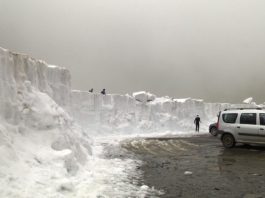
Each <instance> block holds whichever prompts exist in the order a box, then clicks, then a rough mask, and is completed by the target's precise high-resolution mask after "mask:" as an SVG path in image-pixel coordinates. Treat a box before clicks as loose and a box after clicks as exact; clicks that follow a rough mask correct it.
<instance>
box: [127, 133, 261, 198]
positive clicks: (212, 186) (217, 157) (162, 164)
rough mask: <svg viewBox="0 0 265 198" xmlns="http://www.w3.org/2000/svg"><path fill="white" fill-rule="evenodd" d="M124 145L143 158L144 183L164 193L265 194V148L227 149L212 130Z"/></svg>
mask: <svg viewBox="0 0 265 198" xmlns="http://www.w3.org/2000/svg"><path fill="white" fill-rule="evenodd" d="M122 147H123V148H125V149H127V150H128V151H129V152H132V153H134V156H136V157H137V158H138V159H141V160H142V161H143V165H142V166H141V167H139V169H141V171H142V172H143V183H145V184H146V185H148V186H150V187H152V186H154V187H155V188H156V189H159V190H162V191H163V192H164V195H160V196H159V197H187V198H193V197H196V198H197V197H198V198H206V197H213V198H219V197H220V198H223V197H228V198H229V197H231V198H237V197H238V198H239V197H240V198H257V197H264V198H265V147H260V146H242V145H241V146H240V145H239V146H237V147H235V148H233V149H225V148H223V146H222V144H221V142H220V140H219V139H218V138H216V137H212V136H211V135H208V134H206V135H200V136H195V137H188V138H172V137H169V138H137V139H131V140H127V141H124V142H123V143H122ZM186 171H190V172H192V174H190V175H186V174H184V173H185V172H186Z"/></svg>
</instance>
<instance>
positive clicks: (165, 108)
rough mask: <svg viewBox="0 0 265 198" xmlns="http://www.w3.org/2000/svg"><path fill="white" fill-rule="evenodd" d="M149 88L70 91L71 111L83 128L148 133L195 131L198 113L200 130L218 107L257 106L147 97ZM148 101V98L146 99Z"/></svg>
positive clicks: (211, 120)
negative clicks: (127, 91)
mask: <svg viewBox="0 0 265 198" xmlns="http://www.w3.org/2000/svg"><path fill="white" fill-rule="evenodd" d="M149 95H153V94H150V93H148V92H145V91H142V92H135V93H133V94H132V96H130V95H117V94H115V95H112V94H108V95H105V96H104V95H101V94H93V93H89V92H84V91H78V90H76V91H72V114H73V116H74V117H75V118H76V120H77V121H78V122H79V124H80V125H82V126H83V127H84V128H89V129H91V130H90V132H91V133H92V131H93V129H94V131H95V132H96V133H97V134H101V133H105V134H113V133H119V134H124V135H128V134H134V135H136V134H137V135H141V134H148V133H161V132H165V131H194V122H193V121H194V118H195V117H196V115H200V117H201V120H202V131H205V132H207V131H208V126H209V124H211V123H213V122H216V121H217V114H218V112H219V111H221V110H224V109H226V108H235V107H238V108H242V107H256V105H255V104H254V103H251V104H228V103H206V102H204V101H203V100H202V99H192V98H184V99H173V98H170V97H167V96H166V97H160V98H156V97H154V98H152V100H148V97H149ZM148 101H149V102H148Z"/></svg>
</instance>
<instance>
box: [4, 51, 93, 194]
mask: <svg viewBox="0 0 265 198" xmlns="http://www.w3.org/2000/svg"><path fill="white" fill-rule="evenodd" d="M69 103H70V74H69V72H68V71H67V70H66V69H64V68H60V67H55V66H49V65H47V64H46V63H45V62H43V61H39V60H35V59H32V58H30V57H28V56H26V55H21V54H15V53H12V52H9V51H8V50H5V49H2V48H0V155H1V161H0V176H1V177H0V183H1V191H0V197H64V195H63V193H65V192H68V193H74V192H75V189H74V188H75V187H74V186H75V185H76V186H78V182H77V180H76V179H75V178H76V177H75V176H76V175H77V174H79V169H80V168H81V167H83V166H85V165H86V163H87V160H88V159H89V158H91V156H90V153H91V148H90V143H91V140H90V139H89V138H88V136H87V134H86V133H84V132H82V130H80V128H78V126H77V125H74V123H73V121H72V119H71V118H70V116H69V115H68V114H67V113H66V112H65V110H64V109H63V108H62V107H63V106H67V105H69ZM75 182H76V183H75ZM73 196H74V195H73Z"/></svg>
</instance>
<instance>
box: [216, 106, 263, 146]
mask: <svg viewBox="0 0 265 198" xmlns="http://www.w3.org/2000/svg"><path fill="white" fill-rule="evenodd" d="M217 129H218V134H221V141H222V143H223V145H224V147H226V148H232V147H234V146H235V144H236V143H244V144H265V109H262V108H239V109H226V110H224V111H221V112H220V113H219V116H218V123H217Z"/></svg>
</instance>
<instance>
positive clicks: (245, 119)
mask: <svg viewBox="0 0 265 198" xmlns="http://www.w3.org/2000/svg"><path fill="white" fill-rule="evenodd" d="M240 124H253V125H255V124H257V114H256V113H242V114H241V117H240Z"/></svg>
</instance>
